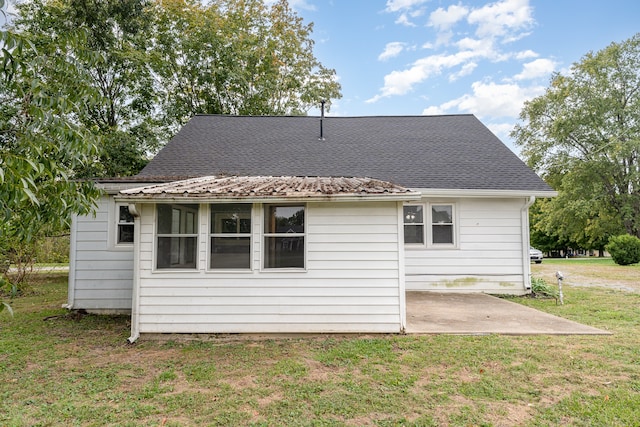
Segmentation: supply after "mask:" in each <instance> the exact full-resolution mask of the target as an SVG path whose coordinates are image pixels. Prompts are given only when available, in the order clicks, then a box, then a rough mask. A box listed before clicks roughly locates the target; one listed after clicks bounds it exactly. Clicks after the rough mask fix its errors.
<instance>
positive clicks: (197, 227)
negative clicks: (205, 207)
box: [153, 203, 201, 272]
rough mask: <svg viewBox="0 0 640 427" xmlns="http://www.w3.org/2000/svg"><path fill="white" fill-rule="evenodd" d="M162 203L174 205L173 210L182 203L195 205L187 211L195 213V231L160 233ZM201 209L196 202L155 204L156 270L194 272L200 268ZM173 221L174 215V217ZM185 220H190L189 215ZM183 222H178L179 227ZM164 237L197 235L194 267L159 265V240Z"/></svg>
mask: <svg viewBox="0 0 640 427" xmlns="http://www.w3.org/2000/svg"><path fill="white" fill-rule="evenodd" d="M160 205H167V206H172V208H171V209H172V210H174V209H175V208H174V207H173V206H175V205H181V206H193V207H194V209H193V210H192V211H187V213H191V214H193V216H192V221H193V225H195V232H194V233H160V232H159V231H158V227H159V226H160V219H159V215H158V208H159V206H160ZM200 211H201V207H200V205H199V204H195V203H157V204H155V206H154V217H155V221H154V223H155V227H154V228H155V230H154V232H155V239H154V256H153V268H154V271H158V272H165V271H180V272H194V271H198V270H199V264H200ZM172 221H173V217H172ZM185 221H187V222H188V221H189V217H188V216H187V217H186V218H185ZM181 225H182V224H178V228H180V227H181ZM162 237H195V238H196V241H195V254H194V257H195V265H194V267H158V259H159V256H160V248H159V242H160V238H162Z"/></svg>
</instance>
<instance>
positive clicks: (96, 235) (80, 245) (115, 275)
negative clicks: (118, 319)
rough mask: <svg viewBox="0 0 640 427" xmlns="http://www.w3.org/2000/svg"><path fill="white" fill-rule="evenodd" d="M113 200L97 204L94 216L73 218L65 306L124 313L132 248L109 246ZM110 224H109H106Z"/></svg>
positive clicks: (127, 303)
mask: <svg viewBox="0 0 640 427" xmlns="http://www.w3.org/2000/svg"><path fill="white" fill-rule="evenodd" d="M112 203H113V199H112V198H111V197H109V196H104V197H102V198H100V200H99V201H98V208H97V211H96V214H95V216H94V215H87V216H77V217H74V218H73V227H72V233H71V240H72V243H71V253H70V272H69V305H70V308H73V309H85V310H89V311H115V312H128V311H130V310H131V291H132V286H133V247H132V246H131V247H128V248H127V247H118V248H114V247H113V245H109V242H108V238H109V236H110V235H111V233H110V227H115V218H114V217H113V213H112V212H110V204H112ZM110 222H113V224H110Z"/></svg>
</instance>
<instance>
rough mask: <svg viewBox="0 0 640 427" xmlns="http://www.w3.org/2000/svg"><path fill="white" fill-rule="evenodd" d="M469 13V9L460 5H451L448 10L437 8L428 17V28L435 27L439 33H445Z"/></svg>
mask: <svg viewBox="0 0 640 427" xmlns="http://www.w3.org/2000/svg"><path fill="white" fill-rule="evenodd" d="M468 13H469V9H467V8H466V7H464V6H460V5H455V4H454V5H451V6H449V8H448V9H446V10H445V9H443V8H441V7H439V8H438V9H436V10H434V11H433V12H431V15H429V22H428V23H427V25H428V26H430V27H435V28H437V29H438V30H440V31H447V30H449V29H450V28H451V27H453V26H454V25H455V24H456V23H457V22H459V21H460V20H462V19H463V18H464V17H465V16H467V14H468Z"/></svg>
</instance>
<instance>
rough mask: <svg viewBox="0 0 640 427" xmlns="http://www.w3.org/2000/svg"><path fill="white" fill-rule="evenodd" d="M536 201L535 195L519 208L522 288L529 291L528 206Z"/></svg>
mask: <svg viewBox="0 0 640 427" xmlns="http://www.w3.org/2000/svg"><path fill="white" fill-rule="evenodd" d="M535 201H536V198H535V196H530V197H529V198H528V199H526V201H525V203H524V205H523V206H522V209H520V218H521V224H522V284H523V286H524V289H525V290H527V291H531V259H530V256H529V239H530V236H529V208H530V207H531V205H533V203H534V202H535Z"/></svg>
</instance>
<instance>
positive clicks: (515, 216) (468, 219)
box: [405, 198, 528, 294]
mask: <svg viewBox="0 0 640 427" xmlns="http://www.w3.org/2000/svg"><path fill="white" fill-rule="evenodd" d="M451 202H453V203H455V205H456V209H457V212H458V215H457V220H458V225H457V233H458V235H457V238H458V245H457V247H456V248H453V249H440V248H435V247H434V248H429V249H426V248H422V249H417V248H407V249H406V251H405V259H406V270H405V274H406V288H407V290H408V291H411V290H435V291H450V292H470V291H473V292H487V293H496V294H523V293H525V292H526V290H525V286H524V283H525V281H524V266H523V265H522V263H523V255H522V248H523V242H522V239H523V238H522V236H523V230H522V225H521V224H522V218H521V215H522V207H523V206H524V204H525V200H524V199H481V198H478V199H459V200H451ZM527 279H528V278H527Z"/></svg>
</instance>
